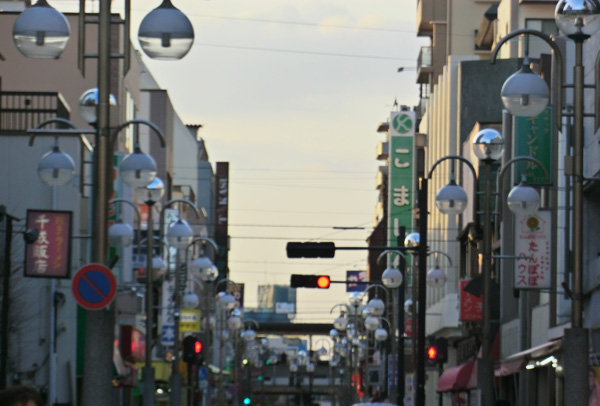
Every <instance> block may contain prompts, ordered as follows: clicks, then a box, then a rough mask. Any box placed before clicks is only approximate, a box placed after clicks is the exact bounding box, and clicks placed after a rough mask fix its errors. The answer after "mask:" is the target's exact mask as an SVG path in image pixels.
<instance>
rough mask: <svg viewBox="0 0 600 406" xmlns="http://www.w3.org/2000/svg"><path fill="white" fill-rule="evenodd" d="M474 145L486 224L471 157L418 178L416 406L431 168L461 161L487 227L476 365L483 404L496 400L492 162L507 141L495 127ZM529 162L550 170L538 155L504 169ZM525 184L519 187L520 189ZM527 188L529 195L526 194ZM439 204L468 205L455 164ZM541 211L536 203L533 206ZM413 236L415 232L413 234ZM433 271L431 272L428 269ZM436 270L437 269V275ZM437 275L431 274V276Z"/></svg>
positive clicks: (411, 240) (421, 377)
mask: <svg viewBox="0 0 600 406" xmlns="http://www.w3.org/2000/svg"><path fill="white" fill-rule="evenodd" d="M473 149H474V153H475V155H476V156H477V157H478V158H479V160H480V161H481V162H483V163H484V174H483V176H484V177H485V178H484V179H485V186H484V210H483V225H481V224H480V221H479V202H478V199H477V184H478V181H477V180H478V176H477V172H476V171H475V168H474V167H473V165H472V164H471V162H469V161H468V160H467V159H465V158H463V157H461V156H457V155H448V156H445V157H442V158H440V159H438V160H437V161H436V162H435V163H434V164H433V165H432V167H431V169H430V170H429V172H428V174H427V177H425V178H420V179H419V191H418V193H419V195H418V196H419V198H418V199H419V215H420V217H419V233H418V234H417V233H411V234H409V235H408V236H407V238H406V241H405V244H406V246H407V247H409V248H417V249H418V262H419V263H418V297H417V312H418V322H417V344H416V345H417V348H416V354H417V367H416V381H417V382H416V386H417V393H416V404H417V406H423V405H424V404H425V307H426V297H425V295H426V289H425V283H423V282H424V281H425V280H426V278H427V279H429V283H430V284H431V279H432V278H431V277H430V278H428V276H427V264H426V261H427V255H428V247H427V227H428V224H427V217H428V216H427V210H428V182H429V179H431V178H432V176H433V172H434V171H435V169H436V168H437V167H438V165H440V164H441V163H442V162H444V161H447V160H450V161H459V162H462V163H464V164H465V165H466V166H467V167H468V169H469V170H470V172H471V174H472V176H473V197H474V201H473V216H474V219H473V223H474V225H475V228H476V230H477V231H479V230H480V229H481V228H483V237H482V239H483V240H482V257H483V258H482V269H481V277H482V280H483V292H482V294H483V309H482V328H481V343H482V355H481V358H479V359H478V364H477V386H478V388H479V389H480V391H481V396H482V405H484V406H491V405H492V404H493V402H494V365H493V360H492V359H491V358H490V353H491V349H492V344H493V340H494V337H492V334H493V329H492V322H493V321H494V320H492V317H491V310H492V307H493V305H494V303H493V297H492V295H491V293H492V292H491V288H492V237H493V236H492V174H491V171H492V169H491V168H492V165H493V164H494V162H495V161H496V160H497V159H499V158H500V156H501V154H502V149H503V141H502V136H501V134H500V133H499V132H498V131H496V130H493V129H484V130H481V131H480V132H479V133H477V134H476V136H475V137H474V139H473ZM521 160H528V161H533V162H534V163H535V164H536V165H539V166H540V167H541V168H542V169H543V170H544V172H545V173H546V176H547V172H546V170H545V168H544V167H543V165H542V164H541V163H540V162H539V161H537V160H536V159H534V158H531V157H517V158H513V159H511V160H510V161H508V162H507V163H506V164H505V166H503V167H502V168H501V169H500V171H501V172H503V169H505V168H506V167H508V166H509V165H511V164H512V163H514V162H517V161H521ZM519 188H521V189H519ZM522 192H525V193H522ZM528 192H529V190H528V189H527V190H524V189H523V186H521V185H518V186H517V187H515V188H514V189H513V191H512V192H511V193H513V196H512V199H514V205H516V206H520V207H524V206H527V204H526V203H525V202H524V201H525V200H527V201H529V199H530V197H529V195H528ZM435 203H436V206H437V207H438V209H439V210H440V211H441V212H442V213H444V214H449V215H457V214H460V213H462V212H463V211H464V210H465V208H466V206H467V194H466V193H465V191H464V190H463V189H462V187H460V186H459V185H457V184H456V181H455V175H454V165H453V166H452V173H451V177H450V182H449V184H448V185H446V186H444V187H442V188H441V189H440V190H439V191H438V193H437V195H436V201H435ZM535 209H537V207H535ZM413 234H417V235H416V236H413ZM431 253H440V252H439V251H431ZM430 273H431V271H430ZM435 273H438V274H439V272H437V271H435V268H434V274H435ZM430 276H433V275H430Z"/></svg>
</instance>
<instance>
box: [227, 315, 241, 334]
mask: <svg viewBox="0 0 600 406" xmlns="http://www.w3.org/2000/svg"><path fill="white" fill-rule="evenodd" d="M243 326H244V323H243V322H242V318H241V317H239V316H229V317H228V318H227V327H229V329H230V330H234V331H237V330H239V329H241V328H242V327H243Z"/></svg>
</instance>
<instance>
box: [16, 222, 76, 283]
mask: <svg viewBox="0 0 600 406" xmlns="http://www.w3.org/2000/svg"><path fill="white" fill-rule="evenodd" d="M71 217H72V212H70V211H51V210H27V228H28V229H37V230H38V232H39V235H38V239H37V240H36V241H35V242H33V243H31V244H27V247H26V249H25V270H24V274H25V276H42V277H48V278H69V277H70V271H71Z"/></svg>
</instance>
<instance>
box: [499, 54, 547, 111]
mask: <svg viewBox="0 0 600 406" xmlns="http://www.w3.org/2000/svg"><path fill="white" fill-rule="evenodd" d="M500 94H501V97H502V103H503V104H504V107H506V109H507V110H508V111H510V113H511V114H512V115H513V116H519V117H536V116H538V115H539V114H540V113H541V112H542V111H544V109H545V108H546V106H547V105H548V102H549V101H550V90H549V89H548V84H547V83H546V81H545V80H544V79H542V78H541V77H540V75H538V74H537V73H534V72H533V71H532V70H531V69H530V68H529V60H528V59H527V58H526V59H525V62H524V64H523V66H522V67H521V69H519V70H518V71H517V72H515V73H513V74H512V75H510V76H509V77H508V79H506V81H505V82H504V85H502V91H501V92H500Z"/></svg>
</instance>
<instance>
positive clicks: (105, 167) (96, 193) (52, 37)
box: [13, 0, 191, 406]
mask: <svg viewBox="0 0 600 406" xmlns="http://www.w3.org/2000/svg"><path fill="white" fill-rule="evenodd" d="M85 3H86V2H85V1H83V0H80V16H79V18H80V24H79V40H80V52H79V54H80V55H79V67H80V69H81V70H82V71H83V66H84V64H83V61H84V60H85V58H88V57H96V58H97V64H98V65H97V66H98V69H97V71H98V104H97V118H98V120H97V122H96V125H95V128H96V133H95V143H94V148H95V149H94V157H93V158H94V162H93V185H94V188H93V196H92V213H94V216H93V220H92V233H91V234H92V252H91V262H94V263H100V264H104V263H106V262H107V261H108V232H107V230H108V201H109V199H110V197H109V196H110V191H111V183H110V181H109V180H110V179H112V157H113V145H112V143H111V142H109V138H110V86H111V69H112V68H111V63H110V62H111V59H112V58H113V57H120V55H119V56H113V54H112V52H111V43H112V41H111V40H112V38H111V36H112V30H111V25H112V16H111V14H112V13H111V1H110V0H107V1H100V2H99V11H98V18H97V19H96V20H95V23H97V25H98V46H97V55H87V54H85V31H86V24H87V23H88V22H89V21H88V20H87V16H86V13H85ZM165 3H166V4H165ZM165 3H163V4H165V5H166V6H167V7H168V5H169V2H168V1H165ZM126 4H127V6H126V10H125V19H124V21H125V23H126V24H125V27H126V29H125V33H124V36H125V41H124V46H123V49H124V55H123V57H124V59H125V71H127V70H128V68H129V66H128V65H129V62H128V61H129V58H130V44H129V20H130V16H129V2H126ZM173 15H174V13H172V12H169V13H168V14H167V15H166V16H164V15H161V19H160V20H157V21H154V22H153V28H154V30H153V31H156V32H160V33H161V37H162V34H163V33H164V35H165V40H164V41H161V47H160V50H157V51H156V52H157V54H155V55H154V56H153V57H160V54H161V53H162V52H163V51H164V52H165V54H170V57H169V59H173V58H181V57H183V55H185V53H187V51H186V52H184V53H182V52H181V48H182V47H180V46H179V45H178V44H179V43H181V42H182V41H180V38H179V37H178V35H177V34H173V29H171V30H169V29H162V28H159V27H167V28H168V27H169V25H171V28H172V25H173V24H178V25H179V24H181V23H177V22H173V21H172V20H171V18H172V16H173ZM176 26H177V25H176ZM69 31H70V29H69V26H68V23H67V21H66V18H65V17H64V15H62V13H59V12H57V11H56V10H54V9H52V8H51V7H50V6H49V5H48V3H47V2H46V0H39V1H38V3H36V5H35V6H32V7H29V8H28V9H26V10H25V11H24V12H23V13H22V14H21V15H20V16H19V17H18V18H17V20H16V21H15V26H14V27H13V39H14V41H15V44H16V46H17V48H18V49H19V50H20V51H21V52H22V53H23V54H24V55H25V56H28V57H32V58H56V57H58V56H59V55H60V53H61V52H62V50H63V49H64V48H65V46H66V43H67V41H68V38H69V34H70V33H69ZM141 34H142V38H141V39H143V38H144V37H143V33H141ZM168 36H171V37H173V36H175V39H174V40H173V42H170V41H168V38H169V37H168ZM150 37H151V35H149V36H148V38H150ZM183 42H185V41H183ZM188 42H189V41H188ZM171 43H172V44H175V45H176V46H175V47H174V48H173V49H175V48H177V49H178V50H179V52H178V53H175V54H173V52H171V49H169V47H168V45H169V44H171ZM163 45H164V46H163ZM189 45H190V46H191V43H189ZM148 241H149V244H151V241H152V238H149V239H148ZM149 279H150V278H149ZM114 324H115V320H114V314H111V312H108V311H96V312H87V314H86V334H85V336H86V337H85V346H86V349H85V354H86V360H85V361H86V362H85V364H84V374H83V376H84V380H85V382H89V384H85V383H84V385H83V405H84V406H92V405H94V406H110V405H111V404H113V403H114V399H113V396H114V391H113V390H112V379H111V378H112V372H111V371H112V355H113V348H112V347H113V337H112V332H113V331H114ZM149 386H152V387H151V388H149ZM150 390H152V391H154V384H152V385H144V392H145V396H144V405H145V406H154V394H152V395H150Z"/></svg>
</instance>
